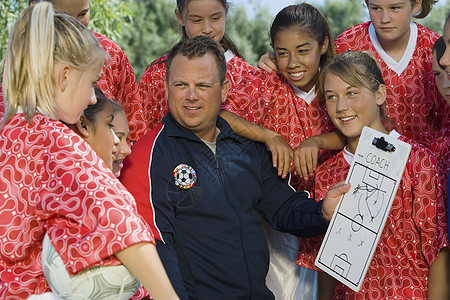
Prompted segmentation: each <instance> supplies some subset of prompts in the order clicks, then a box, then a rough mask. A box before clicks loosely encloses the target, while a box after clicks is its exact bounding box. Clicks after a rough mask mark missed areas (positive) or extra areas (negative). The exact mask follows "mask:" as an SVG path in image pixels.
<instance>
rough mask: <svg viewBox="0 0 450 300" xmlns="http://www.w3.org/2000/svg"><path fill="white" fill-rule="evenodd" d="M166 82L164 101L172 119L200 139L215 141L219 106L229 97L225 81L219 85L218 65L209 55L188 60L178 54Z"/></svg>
mask: <svg viewBox="0 0 450 300" xmlns="http://www.w3.org/2000/svg"><path fill="white" fill-rule="evenodd" d="M168 71H169V72H168V73H169V77H168V78H167V80H166V83H165V85H166V86H165V87H166V98H167V100H168V103H169V111H170V113H171V114H172V116H173V117H174V118H175V120H177V122H178V123H180V124H181V125H182V126H183V127H185V128H186V129H188V130H190V131H192V132H193V133H194V134H196V135H197V136H198V137H199V138H200V139H203V140H206V141H210V142H213V141H215V139H216V121H217V116H218V115H219V111H220V105H221V103H222V102H223V101H225V99H226V96H227V93H228V81H227V80H226V81H225V83H224V85H221V84H220V80H219V72H218V67H217V62H216V60H215V58H214V56H213V55H212V54H210V53H208V54H206V55H204V56H201V57H197V58H193V59H189V58H187V57H186V56H183V55H182V54H177V55H176V56H175V57H174V58H173V61H172V64H171V66H170V70H168Z"/></svg>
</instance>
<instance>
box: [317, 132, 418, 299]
mask: <svg viewBox="0 0 450 300" xmlns="http://www.w3.org/2000/svg"><path fill="white" fill-rule="evenodd" d="M410 151H411V145H410V144H408V143H405V142H402V141H400V140H397V139H395V138H393V137H391V136H389V135H386V134H383V133H381V132H378V131H376V130H374V129H371V128H370V127H364V128H363V131H362V133H361V137H360V139H359V143H358V147H357V149H356V153H355V156H354V158H353V162H352V164H351V166H350V170H349V173H348V175H347V179H346V182H350V183H351V188H350V191H349V192H347V193H346V194H345V195H343V196H342V198H341V200H340V201H339V203H338V205H337V206H336V210H335V212H334V214H333V217H332V218H331V221H330V225H329V226H328V230H327V232H326V233H325V237H324V239H323V242H322V245H321V247H320V249H319V253H318V255H317V258H316V261H315V264H316V266H317V267H319V268H320V269H322V270H323V271H324V272H326V273H328V274H329V275H331V276H332V277H334V278H335V279H337V280H338V281H340V282H342V283H343V284H345V285H346V286H348V287H349V288H351V289H352V290H354V291H359V289H360V288H361V285H362V283H363V281H364V277H365V275H366V272H367V269H368V268H369V265H370V261H371V260H372V256H373V254H374V252H375V249H376V247H377V245H378V241H379V239H380V236H381V234H382V232H383V228H384V225H385V223H386V219H387V217H388V215H389V211H390V209H391V206H392V202H393V200H394V197H395V194H396V192H397V189H398V186H399V184H400V179H401V178H402V175H403V170H404V169H405V166H406V162H407V161H408V157H409V153H410Z"/></svg>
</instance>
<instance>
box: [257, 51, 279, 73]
mask: <svg viewBox="0 0 450 300" xmlns="http://www.w3.org/2000/svg"><path fill="white" fill-rule="evenodd" d="M253 68H254V69H255V70H264V71H267V72H278V65H277V61H276V60H275V53H273V52H266V53H264V54H263V55H262V56H261V57H260V58H259V60H258V62H257V63H256V65H255V66H254V67H253Z"/></svg>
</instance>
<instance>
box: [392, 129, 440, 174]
mask: <svg viewBox="0 0 450 300" xmlns="http://www.w3.org/2000/svg"><path fill="white" fill-rule="evenodd" d="M398 139H399V140H400V141H403V142H405V143H408V144H410V145H411V151H410V153H409V160H408V163H407V164H409V163H412V164H414V165H423V163H419V161H422V162H424V161H429V162H430V163H427V164H426V165H429V166H428V167H430V166H431V168H434V169H436V157H435V156H434V154H433V152H432V151H431V150H430V149H429V148H428V147H426V146H424V145H422V144H421V143H419V142H416V141H415V140H412V139H410V138H408V137H406V136H404V135H400V137H399V138H398ZM433 165H434V167H433Z"/></svg>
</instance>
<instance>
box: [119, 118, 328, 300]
mask: <svg viewBox="0 0 450 300" xmlns="http://www.w3.org/2000/svg"><path fill="white" fill-rule="evenodd" d="M217 127H218V128H219V129H220V134H219V136H218V137H217V144H216V145H217V152H216V155H214V154H213V152H212V151H211V149H210V148H209V147H208V146H207V145H206V144H205V143H204V142H202V141H201V140H200V139H199V138H198V137H197V136H196V135H194V134H193V133H191V132H190V131H188V130H186V129H185V128H183V127H182V126H181V125H179V124H178V123H177V122H176V121H175V119H173V117H172V116H171V115H170V113H169V114H168V115H167V116H166V117H165V118H164V119H163V125H160V126H159V127H157V128H155V129H154V130H153V131H152V132H150V133H149V134H147V135H146V136H144V137H142V138H141V139H140V140H139V141H138V142H136V143H135V145H134V146H133V152H132V154H131V155H130V156H129V157H128V158H127V160H126V162H125V167H124V170H123V175H122V176H121V180H122V181H123V182H124V184H125V186H126V187H127V188H128V189H129V190H130V192H131V193H132V194H133V195H134V196H135V198H136V201H137V205H138V210H139V211H140V213H141V214H142V215H143V217H144V218H145V219H146V220H147V222H148V223H149V224H150V225H151V227H153V232H154V233H155V237H156V238H157V239H159V240H160V241H162V242H157V250H158V253H159V255H160V257H161V259H162V262H163V264H164V267H165V268H166V271H167V273H168V275H169V278H170V280H171V282H172V284H173V285H174V287H175V289H176V291H177V293H178V294H179V296H180V297H181V298H182V299H188V298H191V299H208V300H210V299H273V295H272V293H271V292H270V291H269V290H268V288H267V287H266V285H265V277H266V274H267V270H268V265H269V255H268V248H267V243H266V239H265V236H264V232H263V229H262V227H261V225H262V223H261V217H263V218H265V219H266V220H267V222H268V223H269V224H270V225H271V226H272V227H273V228H275V229H277V230H280V231H284V232H289V233H292V234H295V235H298V236H301V237H311V236H315V235H318V234H323V233H324V232H325V231H326V228H327V226H328V222H327V221H326V220H325V219H324V218H323V216H322V213H321V204H322V203H321V202H316V201H315V200H314V199H310V198H308V193H306V192H297V193H295V191H294V190H293V189H292V188H291V187H290V186H289V184H288V180H287V179H285V180H283V179H282V178H281V177H279V176H278V175H277V170H276V169H275V168H273V166H272V160H271V157H270V153H269V152H268V151H267V149H266V148H265V147H264V146H263V145H261V144H259V143H255V142H252V141H249V140H247V139H244V138H242V137H240V136H237V135H236V134H234V132H233V131H232V130H231V128H230V127H229V125H228V123H226V122H225V121H224V120H223V119H221V118H220V117H219V118H218V121H217ZM186 165H188V166H190V167H191V168H189V167H188V166H186ZM177 166H181V167H179V168H178V169H180V168H181V169H183V168H184V169H185V171H186V169H191V171H192V170H194V171H192V172H191V175H190V177H189V178H188V180H187V181H188V182H186V183H185V184H187V188H181V187H179V186H177V185H176V177H175V176H177V175H176V174H175V173H174V170H176V169H177ZM181 169H180V170H181ZM194 172H195V176H194V175H193V174H194ZM194 177H196V181H195V183H194V185H193V186H191V187H189V184H192V183H193V182H194V180H193V178H194ZM178 182H179V183H180V181H178ZM180 186H183V185H182V184H180Z"/></svg>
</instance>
